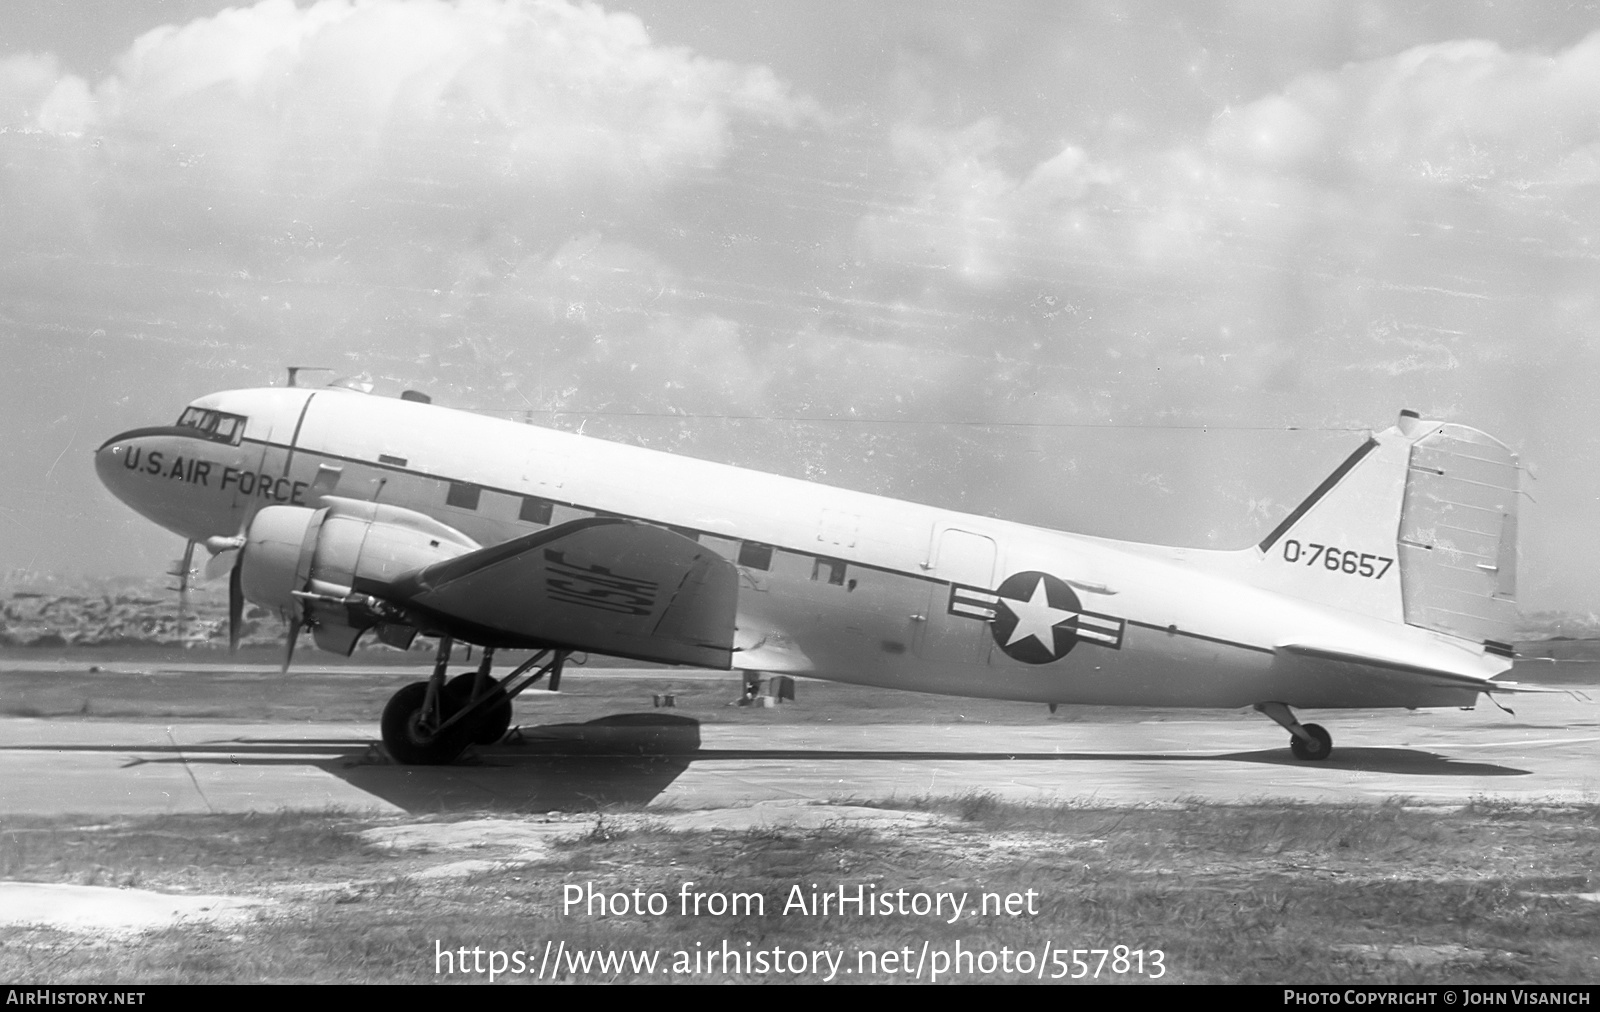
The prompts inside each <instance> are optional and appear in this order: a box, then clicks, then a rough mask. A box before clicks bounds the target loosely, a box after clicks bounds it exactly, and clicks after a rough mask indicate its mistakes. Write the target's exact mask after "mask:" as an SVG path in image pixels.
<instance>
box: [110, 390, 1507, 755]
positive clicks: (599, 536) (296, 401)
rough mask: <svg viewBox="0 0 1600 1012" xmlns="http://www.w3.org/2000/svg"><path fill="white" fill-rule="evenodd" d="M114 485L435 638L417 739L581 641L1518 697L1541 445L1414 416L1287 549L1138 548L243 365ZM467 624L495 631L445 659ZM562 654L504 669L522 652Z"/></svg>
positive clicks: (1305, 508)
mask: <svg viewBox="0 0 1600 1012" xmlns="http://www.w3.org/2000/svg"><path fill="white" fill-rule="evenodd" d="M95 466H96V468H97V469H98V471H99V474H100V479H101V480H102V481H103V482H104V483H105V485H106V487H107V488H109V489H111V491H112V492H113V493H115V494H116V495H117V496H118V497H119V498H120V499H122V500H123V501H124V502H126V503H127V504H128V505H129V506H132V507H133V508H134V509H135V510H137V511H139V512H140V513H142V514H143V515H145V516H146V517H148V518H150V519H151V520H153V521H155V522H156V523H158V524H160V525H161V526H163V527H165V528H167V529H168V530H171V531H174V532H176V533H177V534H179V535H182V536H183V537H185V538H188V539H190V540H191V541H192V542H197V543H200V544H203V545H204V546H205V547H206V548H207V549H208V550H209V551H210V552H211V553H212V559H211V562H210V564H209V565H208V566H207V570H208V572H209V573H214V574H216V575H221V573H222V572H223V571H224V570H226V571H228V572H229V586H230V595H229V597H230V601H229V610H230V614H229V620H230V624H231V629H230V637H231V639H232V641H233V642H234V644H235V645H237V642H238V636H239V628H240V622H241V617H242V612H243V608H244V602H245V601H246V600H249V601H254V602H256V603H258V604H260V605H263V606H265V607H268V608H272V609H276V610H278V611H279V612H281V613H282V614H283V615H284V616H285V617H286V618H287V619H288V621H289V623H290V643H289V647H290V649H291V650H292V649H293V645H294V640H295V638H296V637H297V635H298V634H299V632H300V630H301V629H302V628H303V627H307V626H309V627H310V629H311V630H312V633H313V635H314V637H315V640H316V644H317V646H319V647H321V648H322V649H324V650H330V651H334V652H337V653H341V654H346V655H348V654H349V653H350V652H351V650H352V649H354V647H355V644H356V641H357V640H358V639H359V638H360V637H361V636H362V635H363V634H364V633H367V632H369V631H370V632H372V633H373V634H374V635H375V636H376V637H377V638H378V639H380V640H381V641H383V642H385V643H389V644H392V645H395V646H400V647H404V646H407V645H409V644H410V643H411V641H412V640H413V638H415V637H416V636H417V635H419V634H420V635H423V636H429V637H437V638H438V640H439V654H438V661H437V663H436V664H435V665H434V671H433V675H432V677H431V678H429V679H428V680H427V681H421V682H415V683H413V684H411V685H407V686H405V687H404V688H402V689H400V690H399V691H398V692H396V693H395V695H394V696H393V698H391V699H390V701H389V703H388V705H387V706H386V707H385V709H384V712H383V721H382V723H383V740H384V743H385V745H386V746H387V747H388V749H389V751H390V753H391V754H392V755H393V757H394V758H395V759H396V760H397V761H399V762H402V763H447V762H450V761H452V760H454V759H455V758H456V757H457V756H458V755H459V754H460V753H461V751H462V750H463V749H464V748H466V746H467V745H468V744H470V743H473V742H492V741H495V740H497V739H498V738H499V737H500V736H501V735H502V734H504V733H505V731H506V729H507V727H508V726H509V723H510V720H511V702H510V701H511V699H512V698H514V697H515V696H517V695H518V694H519V693H520V692H522V690H523V689H526V688H528V687H529V686H530V685H533V684H534V683H535V682H537V681H538V680H540V679H541V678H543V677H545V676H546V675H548V676H549V679H550V682H549V684H550V687H551V688H556V687H558V685H559V681H560V675H561V667H562V663H563V662H564V660H565V659H566V657H567V655H568V654H570V653H572V652H573V651H593V652H596V653H601V654H609V655H613V656H616V657H623V658H632V659H635V660H641V661H654V662H663V663H668V664H686V665H695V666H699V667H706V668H721V669H730V668H737V669H742V670H744V671H747V672H768V673H783V674H792V675H804V676H808V677H812V678H825V679H833V680H837V681H842V682H853V683H857V684H862V685H874V686H882V687H884V688H893V689H911V690H915V691H918V692H934V693H945V694H950V695H958V696H983V697H989V698H995V699H1014V700H1028V701H1035V702H1041V703H1050V704H1056V703H1085V704H1095V705H1137V706H1183V707H1230V708H1231V707H1242V706H1254V707H1255V708H1256V709H1257V710H1260V711H1261V712H1262V713H1264V714H1266V715H1267V716H1268V717H1270V718H1272V719H1273V720H1275V721H1277V722H1278V723H1279V724H1281V725H1283V726H1284V727H1285V728H1287V729H1288V730H1289V732H1290V734H1291V735H1292V737H1291V739H1290V748H1291V749H1292V750H1293V752H1294V754H1295V755H1296V756H1297V757H1299V758H1301V759H1308V760H1315V759H1325V758H1327V756H1328V754H1329V752H1330V749H1331V747H1332V739H1331V738H1330V736H1329V734H1328V733H1327V732H1326V731H1325V730H1323V729H1322V728H1321V727H1318V726H1317V725H1315V724H1301V723H1300V722H1299V721H1298V720H1297V719H1296V718H1295V716H1294V713H1293V712H1292V710H1291V708H1292V707H1311V708H1336V707H1423V706H1460V707H1470V706H1472V705H1473V704H1474V703H1475V702H1476V701H1477V698H1478V694H1479V693H1486V692H1487V693H1493V692H1508V691H1518V689H1517V687H1516V686H1515V685H1514V684H1508V683H1503V682H1495V681H1493V680H1492V679H1493V678H1494V676H1496V675H1498V674H1501V673H1503V672H1504V671H1505V670H1506V669H1507V668H1509V667H1510V665H1511V653H1512V651H1511V647H1510V645H1509V642H1510V639H1511V635H1512V628H1513V623H1514V621H1515V618H1516V605H1515V600H1514V594H1515V571H1516V516H1517V477H1518V471H1517V464H1516V459H1515V457H1514V456H1513V455H1512V454H1511V452H1510V451H1509V450H1508V449H1507V448H1506V447H1505V446H1504V445H1502V444H1501V443H1499V442H1498V441H1496V440H1494V439H1492V438H1490V437H1489V436H1486V435H1484V434H1483V433H1481V432H1479V431H1477V430H1475V429H1470V428H1467V427H1465V426H1462V425H1454V424H1449V423H1442V422H1433V421H1424V420H1423V419H1421V418H1419V417H1417V415H1416V414H1414V413H1412V412H1402V413H1401V416H1400V420H1399V424H1398V425H1396V426H1394V427H1392V428H1388V429H1385V430H1384V431H1382V432H1378V433H1375V434H1374V435H1372V436H1371V437H1370V438H1368V439H1367V440H1366V442H1364V443H1363V444H1362V445H1361V446H1360V447H1359V448H1357V449H1356V450H1355V452H1353V453H1352V454H1351V455H1350V457H1349V458H1348V459H1347V460H1346V461H1345V462H1344V463H1343V464H1341V465H1340V466H1339V467H1338V469H1337V470H1335V471H1334V472H1333V473H1332V474H1331V475H1329V476H1328V477H1327V479H1326V480H1325V481H1323V482H1322V484H1321V485H1319V486H1318V487H1317V488H1316V490H1315V491H1313V492H1312V493H1311V494H1310V496H1308V497H1307V498H1306V500H1305V501H1304V502H1302V503H1301V504H1300V505H1299V506H1298V507H1297V508H1296V509H1295V510H1294V511H1293V512H1291V513H1290V514H1289V515H1288V516H1287V517H1285V518H1284V520H1283V522H1282V523H1280V524H1279V525H1278V526H1277V527H1276V528H1275V529H1274V530H1273V531H1272V532H1271V533H1269V534H1267V535H1266V537H1264V538H1263V539H1262V540H1261V541H1260V543H1258V544H1255V545H1252V546H1250V547H1248V548H1244V549H1241V550H1238V551H1206V550H1198V549H1188V548H1165V547H1160V546H1156V545H1142V544H1132V543H1128V542H1119V541H1109V540H1105V539H1102V538H1093V537H1085V536H1082V535H1076V534H1067V533H1063V532H1060V531H1052V530H1045V529H1042V528H1038V527H1030V526H1026V525H1023V524H1017V523H1010V522H1007V521H1004V520H995V519H990V518H988V517H980V516H971V515H967V514H963V513H954V512H951V511H949V510H942V509H935V508H933V507H929V506H920V505H917V504H915V503H908V502H900V501H897V500H894V499H886V498H883V497H880V496H873V495H866V494H863V493H859V492H851V491H847V490H844V489H838V488H830V487H828V486H824V485H817V484H813V483H810V482H805V481H798V480H795V479H791V478H783V477H778V476H776V475H770V474H763V473H760V472H756V471H747V470H742V469H740V468H736V467H728V466H725V465H722V464H715V463H710V462H707V461H702V460H694V459H690V458H687V457H681V456H675V455H673V454H668V453H659V452H655V451H651V450H645V449H639V448H636V447H631V446H623V445H620V444H617V443H611V442H606V441H603V440H599V439H592V438H585V437H582V436H578V435H572V434H569V433H565V432H556V431H552V430H549V429H544V428H538V427H535V426H532V425H525V424H520V423H516V422H510V421H503V420H498V419H494V418H488V417H483V416H480V415H474V414H469V413H466V412H462V411H454V410H449V409H446V408H442V407H436V406H434V405H432V404H429V403H427V402H426V398H424V397H421V396H420V395H414V394H407V395H404V396H402V397H401V398H398V399H391V398H386V397H376V396H371V395H367V394H361V393H356V392H353V391H349V390H344V389H338V388H326V389H311V388H305V387H283V388H270V389H256V390H235V391H228V392H225V393H217V394H212V395H210V396H207V397H202V398H200V399H199V400H197V401H195V402H194V403H192V404H191V405H189V406H188V407H187V408H185V409H184V410H183V411H182V413H181V414H180V415H179V416H178V419H177V422H176V424H173V425H165V426H159V427H155V428H145V429H135V430H133V431H131V432H125V433H122V434H121V435H119V436H115V437H113V438H112V439H110V440H108V441H107V442H106V443H105V445H104V446H102V447H100V449H99V450H98V451H97V452H96V458H95ZM454 641H463V642H466V643H472V644H477V645H479V646H481V647H482V648H483V657H482V664H481V665H480V666H479V667H478V668H477V670H476V671H471V672H466V673H462V674H458V675H457V676H456V677H454V678H447V670H446V665H447V662H448V660H449V654H450V648H451V644H452V643H453V642H454ZM504 649H519V650H525V649H532V650H534V651H535V653H534V654H533V655H532V656H531V657H530V658H529V659H528V661H527V662H526V663H524V664H522V665H520V666H519V667H518V668H517V669H516V670H515V671H513V672H511V673H510V674H509V675H508V676H507V677H505V678H504V679H496V678H494V677H493V675H492V669H491V665H492V659H493V656H494V652H495V651H496V650H504Z"/></svg>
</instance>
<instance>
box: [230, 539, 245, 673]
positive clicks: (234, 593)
mask: <svg viewBox="0 0 1600 1012" xmlns="http://www.w3.org/2000/svg"><path fill="white" fill-rule="evenodd" d="M240 554H243V553H240ZM242 635H244V574H243V572H242V571H241V570H240V568H239V566H238V565H237V564H235V565H234V567H233V569H232V570H230V571H229V573H228V653H230V654H236V653H238V652H239V637H240V636H242Z"/></svg>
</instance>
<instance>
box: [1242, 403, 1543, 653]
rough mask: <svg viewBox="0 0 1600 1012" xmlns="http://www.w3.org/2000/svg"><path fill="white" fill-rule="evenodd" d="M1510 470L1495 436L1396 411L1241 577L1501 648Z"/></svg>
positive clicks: (1509, 577)
mask: <svg viewBox="0 0 1600 1012" xmlns="http://www.w3.org/2000/svg"><path fill="white" fill-rule="evenodd" d="M1517 478H1518V474H1517V459H1516V456H1515V455H1514V454H1513V453H1512V452H1511V451H1510V450H1509V449H1508V448H1507V447H1506V446H1505V445H1504V444H1503V443H1501V442H1500V441H1498V440H1496V439H1494V438H1493V437H1491V436H1488V435H1485V434H1484V433H1482V432H1479V431H1478V430H1477V429H1472V428H1468V427H1467V426H1464V425H1454V424H1450V423H1446V422H1430V421H1424V420H1422V419H1421V418H1419V417H1418V416H1417V415H1416V414H1415V413H1414V412H1410V411H1406V412H1402V413H1401V416H1400V424H1399V425H1396V426H1394V427H1393V428H1390V429H1386V430H1384V431H1383V432H1379V433H1375V434H1374V435H1373V436H1372V437H1371V438H1370V439H1368V440H1367V442H1366V443H1365V444H1364V445H1363V446H1362V447H1361V448H1360V449H1358V450H1356V452H1355V453H1353V454H1351V455H1350V457H1349V458H1348V459H1347V460H1346V461H1345V462H1344V463H1343V464H1341V465H1340V466H1339V468H1338V469H1337V470H1335V471H1334V472H1333V473H1332V474H1331V475H1329V476H1328V478H1327V480H1325V481H1324V482H1323V483H1322V484H1321V485H1319V486H1317V489H1316V491H1314V492H1312V493H1311V495H1310V496H1309V497H1307V499H1306V500H1305V502H1303V503H1301V504H1300V505H1299V506H1298V507H1297V508H1296V509H1295V510H1294V511H1293V512H1292V513H1290V514H1289V515H1288V516H1287V517H1285V518H1284V520H1283V522H1282V523H1280V524H1279V525H1278V526H1277V527H1276V528H1275V529H1274V530H1273V531H1272V533H1271V534H1268V535H1267V536H1266V538H1264V539H1263V540H1262V541H1261V543H1260V544H1259V545H1257V546H1256V552H1257V553H1259V555H1258V557H1259V559H1260V564H1259V565H1258V566H1254V567H1251V568H1252V573H1251V580H1252V582H1253V583H1256V584H1257V585H1259V586H1262V587H1264V588H1266V589H1270V590H1276V591H1278V592H1280V593H1284V594H1288V595H1291V596H1294V597H1299V598H1304V599H1306V600H1311V601H1316V602H1318V603H1320V604H1326V605H1329V606H1331V607H1337V608H1343V609H1346V610H1348V611H1353V612H1357V613H1360V614H1365V615H1372V616H1375V617H1379V618H1384V619H1387V620H1389V621H1393V622H1405V623H1407V624H1409V625H1414V626H1418V627H1420V628H1423V629H1432V630H1434V631H1436V632H1441V633H1446V634H1448V635H1451V636H1459V637H1462V638H1463V639H1468V640H1472V641H1474V642H1478V643H1483V644H1484V645H1485V647H1486V648H1487V649H1488V650H1489V651H1490V652H1492V653H1498V654H1503V655H1504V656H1510V651H1511V648H1510V646H1509V643H1510V640H1511V637H1512V635H1513V631H1514V629H1515V625H1516V620H1517V613H1516V612H1517V609H1516V569H1517Z"/></svg>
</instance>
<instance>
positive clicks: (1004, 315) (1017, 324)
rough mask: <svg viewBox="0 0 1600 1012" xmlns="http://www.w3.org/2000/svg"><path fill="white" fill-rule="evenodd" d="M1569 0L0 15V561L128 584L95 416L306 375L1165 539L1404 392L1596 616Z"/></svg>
mask: <svg viewBox="0 0 1600 1012" xmlns="http://www.w3.org/2000/svg"><path fill="white" fill-rule="evenodd" d="M1595 7H1596V5H1595V4H1593V3H1573V4H1568V5H1565V7H1564V9H1562V10H1560V11H1555V10H1554V9H1553V5H1551V7H1549V8H1548V9H1547V8H1546V7H1544V6H1541V5H1517V4H1499V5H1495V4H1491V3H1481V4H1470V3H1452V4H1435V5H1395V4H1377V3H1371V4H1362V3H1352V2H1346V0H1336V2H1327V3H1315V2H1303V3H1295V4H1283V3H1280V2H1276V0H1263V2H1259V3H1222V2H1210V3H1207V2H1190V3H1184V4H1181V5H1179V4H1162V3H1117V2H1103V3H1094V2H1083V3H1074V4H1070V5H1069V4H1061V3H1056V2H1038V3H1031V2H1011V3H1002V2H984V3H976V2H970V3H968V2H943V3H939V2H928V0H917V2H906V3H893V2H884V0H878V2H872V3H855V2H821V0H789V2H782V3H758V2H750V3H741V4H719V5H709V4H705V3H701V2H693V0H683V2H669V0H661V2H646V0H638V2H622V0H619V2H613V3H608V4H606V5H605V6H596V5H584V6H572V5H568V4H566V3H562V2H539V0H521V2H518V0H456V2H446V0H364V2H363V0H357V2H347V0H316V2H311V0H298V2H292V0H264V2H262V3H259V4H257V5H255V6H252V7H234V8H227V7H226V6H225V4H223V3H220V2H215V0H74V2H72V3H59V2H56V0H17V2H14V3H8V4H6V5H4V7H0V352H3V353H4V356H5V368H4V369H3V370H0V377H3V378H0V419H3V421H0V425H3V431H4V433H5V435H6V437H7V438H6V440H5V443H4V447H3V449H0V454H3V455H4V457H3V459H4V462H5V474H6V475H7V476H8V479H9V480H8V481H6V482H5V484H4V485H3V486H0V532H3V533H0V571H4V570H15V569H31V570H42V571H48V572H59V573H65V574H77V573H92V572H104V573H110V574H133V573H151V572H156V571H158V570H159V569H160V568H161V567H162V566H163V565H165V564H166V563H167V561H169V560H170V559H171V558H173V557H174V556H175V555H176V554H177V552H178V550H179V548H180V545H179V543H178V542H177V539H175V538H173V537H172V536H170V535H167V534H165V533H164V532H161V531H159V530H158V529H156V528H154V527H152V526H151V525H149V524H148V523H146V522H145V521H143V520H141V519H139V518H138V517H136V516H134V515H133V514H132V513H131V512H130V511H128V510H127V509H126V508H125V507H123V506H121V505H120V504H119V503H117V502H116V501H115V500H114V499H113V498H112V497H111V496H110V494H109V493H107V492H106V491H104V490H103V489H101V488H100V487H99V485H98V483H97V482H96V480H95V477H94V473H93V470H92V467H91V464H90V451H91V450H92V449H93V448H94V447H95V446H97V445H98V444H99V443H100V442H101V441H102V440H104V439H105V438H106V437H107V436H109V435H111V434H113V433H115V432H118V431H121V430H123V429H127V428H131V427H134V426H136V425H144V424H152V423H160V422H166V421H170V420H171V419H174V418H176V417H177V414H178V411H179V409H180V408H181V406H182V404H183V403H184V402H186V401H187V400H189V399H191V398H193V397H195V396H198V395H200V394H202V393H205V392H208V391H211V390H216V389H224V388H230V387H239V386H255V385H264V384H268V383H281V382H282V381H283V375H284V371H283V367H284V366H285V365H288V364H304V365H320V366H329V367H331V368H333V369H335V370H336V373H335V374H334V375H364V376H366V377H368V378H369V379H370V380H371V381H372V382H373V383H374V384H375V386H376V389H377V390H378V391H380V392H386V393H390V394H393V393H395V392H398V391H399V390H401V389H405V388H407V387H416V388H419V389H424V390H427V391H429V392H431V393H432V394H433V395H434V396H435V399H436V401H438V402H440V403H445V404H449V405H452V406H458V407H469V408H474V409H478V410H485V411H495V412H503V413H505V414H507V415H508V416H512V417H519V418H526V419H531V420H533V421H535V422H537V423H539V424H552V425H557V426H560V427H563V428H568V429H577V428H578V427H579V426H580V425H581V426H583V431H585V432H586V433H588V434H595V435H605V436H608V437H611V438H618V439H624V440H627V441H631V442H636V443H641V444H643V445H648V446H654V447H659V448H663V449H674V450H678V451H680V452H687V453H692V454H695V455H699V456H705V457H710V458H714V459H718V460H725V461H729V462H733V463H739V464H744V465H748V466H754V467H762V468H765V469H769V470H775V471H779V472H783V473H788V474H793V475H797V476H804V477H812V478H815V479H818V480H825V481H829V482H832V483H835V484H840V485H845V486H848V487H853V488H860V489H864V490H867V491H873V492H879V493H884V494H889V495H896V496H901V497H905V498H913V499H919V500H923V501H928V502H933V503H936V504H939V505H944V506H950V507H953V508H960V509H966V510H970V511H974V512H980V513H988V514H994V515H1000V516H1006V517H1010V518H1013V519H1018V520H1023V521H1027V522H1031V523H1038V524H1044V525H1048V526H1054V527H1061V528H1067V529H1072V530H1078V531H1084V532H1087V533H1092V534H1099V535H1104V536H1110V537H1119V538H1130V539H1137V540H1147V541H1159V542H1165V543H1183V544H1192V545H1202V546H1208V547H1237V546H1240V545H1244V544H1248V543H1251V542H1252V541H1254V540H1255V539H1256V538H1258V537H1259V536H1260V534H1261V533H1262V532H1263V531H1265V530H1266V529H1268V528H1269V527H1270V526H1271V525H1272V523H1273V522H1274V521H1276V520H1277V519H1278V518H1279V517H1281V516H1282V514H1283V513H1284V512H1285V511H1286V510H1287V509H1288V508H1290V507H1291V506H1292V505H1293V504H1294V503H1295V502H1296V501H1298V499H1299V498H1300V497H1301V496H1303V495H1304V494H1305V493H1306V492H1308V491H1309V490H1310V489H1311V488H1312V487H1313V486H1314V485H1315V484H1316V483H1317V482H1318V481H1319V480H1320V479H1321V478H1322V477H1323V475H1324V474H1325V473H1326V472H1327V471H1329V470H1331V469H1332V468H1333V467H1334V466H1335V465H1336V464H1337V463H1338V461H1339V460H1340V459H1342V458H1343V456H1344V455H1345V454H1346V453H1347V452H1348V451H1349V450H1350V449H1351V448H1353V447H1354V446H1355V445H1356V444H1358V443H1359V442H1360V440H1361V438H1362V435H1361V433H1362V431H1363V430H1365V429H1367V428H1370V427H1378V428H1381V427H1384V426H1386V425H1388V424H1390V423H1391V422H1392V421H1393V419H1394V417H1395V416H1396V414H1397V412H1398V411H1399V410H1400V409H1401V408H1404V407H1409V408H1412V409H1415V410H1418V411H1421V412H1422V413H1423V414H1424V415H1425V416H1429V417H1439V418H1446V419H1450V420H1455V421H1461V422H1465V423H1468V424H1471V425H1475V426H1478V427H1480V428H1483V429H1486V430H1488V431H1490V432H1492V433H1494V434H1495V435H1497V436H1499V437H1500V438H1501V439H1503V440H1504V441H1505V442H1506V443H1508V444H1509V445H1510V446H1511V447H1512V448H1513V449H1514V450H1516V451H1517V452H1518V453H1519V454H1520V456H1521V458H1522V460H1523V462H1524V463H1525V464H1527V465H1529V467H1530V469H1531V472H1532V476H1533V477H1532V478H1528V477H1525V479H1524V487H1525V489H1526V490H1527V491H1528V492H1529V493H1530V496H1531V499H1530V500H1529V501H1526V502H1525V505H1524V512H1523V515H1524V518H1525V519H1524V527H1523V571H1522V581H1521V583H1522V599H1523V605H1524V610H1525V611H1532V610H1545V609H1561V610H1575V611H1596V610H1600V544H1597V539H1596V537H1595V535H1594V528H1595V523H1594V521H1595V518H1596V515H1597V514H1596V507H1597V504H1600V469H1597V468H1596V467H1595V462H1596V460H1597V459H1600V435H1597V433H1600V407H1597V397H1596V381H1597V379H1600V368H1597V367H1600V340H1597V338H1600V270H1597V260H1596V257H1597V255H1600V248H1597V244H1600V201H1597V197H1600V187H1597V183H1600V113H1597V112H1596V110H1600V31H1597V29H1600V16H1597V11H1596V9H1595Z"/></svg>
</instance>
